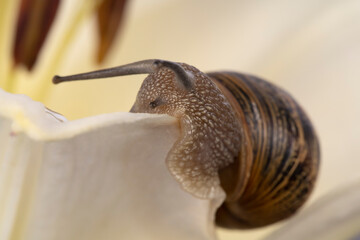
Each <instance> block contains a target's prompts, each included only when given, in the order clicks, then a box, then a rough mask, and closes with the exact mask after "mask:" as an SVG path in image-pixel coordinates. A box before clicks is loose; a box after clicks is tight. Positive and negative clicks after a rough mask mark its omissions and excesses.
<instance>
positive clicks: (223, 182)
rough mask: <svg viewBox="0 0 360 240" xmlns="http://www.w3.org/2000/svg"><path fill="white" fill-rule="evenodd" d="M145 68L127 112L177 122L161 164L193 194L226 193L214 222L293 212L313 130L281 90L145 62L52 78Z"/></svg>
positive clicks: (304, 181) (244, 78) (258, 221)
mask: <svg viewBox="0 0 360 240" xmlns="http://www.w3.org/2000/svg"><path fill="white" fill-rule="evenodd" d="M141 73H148V74H149V75H148V76H147V77H146V78H145V80H144V82H143V84H142V86H141V88H140V90H139V93H138V95H137V98H136V101H135V103H134V105H133V107H132V109H131V112H142V113H158V114H168V115H170V116H174V117H176V118H178V119H179V122H180V128H181V137H180V138H179V139H178V140H177V141H176V142H175V144H174V146H173V147H172V148H171V150H170V151H169V153H168V155H167V158H166V163H167V166H168V168H169V170H170V172H171V173H172V175H173V176H174V177H175V178H176V179H177V181H178V182H179V183H180V185H181V187H182V188H183V189H185V190H186V191H188V192H190V193H191V194H193V195H195V196H196V197H200V198H215V197H218V196H222V194H224V192H225V193H226V199H225V201H224V203H223V204H222V205H221V207H220V208H219V209H218V211H217V213H216V223H217V224H218V225H219V226H222V227H227V228H254V227H260V226H265V225H268V224H271V223H274V222H277V221H279V220H282V219H284V218H287V217H289V216H291V215H292V214H293V213H294V212H295V211H296V210H297V209H298V208H299V207H300V206H301V205H302V204H303V203H304V202H305V200H306V199H307V198H308V196H309V194H310V192H311V190H312V189H313V186H314V183H315V179H316V176H317V172H318V165H319V145H318V141H317V138H316V135H315V132H314V130H313V128H312V126H311V123H310V121H309V119H308V118H307V116H306V114H305V113H304V111H303V110H302V109H301V107H300V106H299V105H298V104H297V103H296V102H295V100H294V99H293V98H292V97H291V96H290V95H289V94H287V93H286V92H285V91H283V90H281V89H280V88H278V87H276V86H274V85H273V84H271V83H269V82H266V81H264V80H261V79H259V78H257V77H254V76H250V75H244V74H239V73H234V72H214V73H208V74H205V73H203V72H201V71H199V70H198V69H196V68H195V67H193V66H190V65H187V64H184V63H175V62H170V61H163V60H144V61H140V62H136V63H132V64H128V65H123V66H120V67H116V68H110V69H104V70H99V71H94V72H89V73H83V74H77V75H72V76H67V77H59V76H55V77H54V79H53V82H54V83H59V82H64V81H72V80H81V79H95V78H104V77H114V76H122V75H129V74H141Z"/></svg>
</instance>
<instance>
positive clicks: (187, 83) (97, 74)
mask: <svg viewBox="0 0 360 240" xmlns="http://www.w3.org/2000/svg"><path fill="white" fill-rule="evenodd" d="M162 67H165V68H168V69H170V70H172V71H173V72H174V74H175V76H176V78H177V80H178V81H179V82H180V83H181V84H182V85H183V86H184V87H185V88H186V89H190V88H191V87H192V81H191V78H190V76H189V74H188V73H187V72H186V70H185V69H184V68H183V67H182V66H181V65H180V64H178V63H175V62H171V61H164V60H159V59H149V60H143V61H139V62H134V63H130V64H126V65H122V66H118V67H114V68H107V69H102V70H97V71H92V72H87V73H80V74H75V75H69V76H63V77H62V76H58V75H56V76H54V77H53V79H52V82H53V83H54V84H58V83H61V82H69V81H77V80H89V79H98V78H109V77H118V76H126V75H132V74H150V73H153V72H155V71H157V70H158V69H160V68H162Z"/></svg>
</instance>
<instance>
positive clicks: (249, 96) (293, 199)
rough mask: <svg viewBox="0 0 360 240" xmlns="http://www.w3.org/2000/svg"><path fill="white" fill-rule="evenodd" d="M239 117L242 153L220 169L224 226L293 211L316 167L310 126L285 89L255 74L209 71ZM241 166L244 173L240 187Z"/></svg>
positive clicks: (248, 224)
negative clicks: (223, 191) (224, 199)
mask: <svg viewBox="0 0 360 240" xmlns="http://www.w3.org/2000/svg"><path fill="white" fill-rule="evenodd" d="M208 76H209V77H210V78H211V79H212V80H213V81H214V82H215V83H216V84H217V86H218V87H219V88H220V89H221V90H222V92H223V93H224V95H225V96H226V98H227V99H228V100H229V102H230V103H231V105H232V106H233V108H234V109H235V111H236V113H237V115H238V117H239V118H240V119H242V122H243V124H242V125H241V126H242V127H243V128H244V132H245V133H246V135H247V136H248V137H247V138H246V139H247V140H248V142H246V143H243V145H245V148H246V149H244V150H245V154H242V155H241V156H239V158H238V161H234V163H233V164H231V165H229V166H227V167H226V168H224V169H222V170H220V179H221V184H222V187H223V188H224V189H225V191H226V193H227V200H226V201H225V202H224V203H223V205H222V206H221V207H220V209H219V210H218V211H217V215H216V222H217V224H218V225H220V226H223V227H228V228H253V227H259V226H264V225H268V224H271V223H274V222H277V221H279V220H282V219H284V218H287V217H289V216H291V215H292V214H293V213H294V212H295V211H296V210H297V209H298V208H299V207H300V206H301V205H302V204H303V203H304V202H305V200H306V199H307V198H308V196H309V194H310V192H311V190H312V189H313V186H314V183H315V179H316V176H317V173H318V166H319V144H318V141H317V138H316V135H315V133H314V130H313V127H312V125H311V123H310V121H309V119H308V117H307V116H306V114H305V113H304V111H303V110H302V109H301V107H300V106H299V105H298V104H297V103H296V101H295V100H294V99H293V98H292V97H291V96H290V95H289V94H288V93H286V92H285V91H284V90H282V89H280V88H278V87H276V86H274V85H273V84H271V83H269V82H266V81H264V80H261V79H259V78H257V77H254V76H250V75H244V74H239V73H231V72H229V73H225V72H224V73H209V74H208ZM240 166H245V169H246V172H248V175H247V176H248V178H247V179H246V180H245V181H244V180H242V181H241V182H242V184H241V186H239V185H236V184H235V185H234V184H233V183H236V182H238V180H237V179H238V178H241V174H240V173H241V172H243V171H244V170H243V169H242V168H241V167H240Z"/></svg>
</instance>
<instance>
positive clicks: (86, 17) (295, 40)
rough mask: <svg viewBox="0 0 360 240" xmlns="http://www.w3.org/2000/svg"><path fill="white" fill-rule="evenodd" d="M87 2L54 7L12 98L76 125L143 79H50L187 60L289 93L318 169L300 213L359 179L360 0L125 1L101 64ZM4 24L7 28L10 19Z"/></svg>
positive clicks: (237, 235)
mask: <svg viewBox="0 0 360 240" xmlns="http://www.w3.org/2000/svg"><path fill="white" fill-rule="evenodd" d="M14 2H16V1H14ZM89 2H90V1H65V0H64V1H63V2H62V3H61V4H60V5H59V9H58V13H57V16H56V18H55V21H54V23H53V25H54V26H53V28H52V29H51V30H50V31H49V34H48V36H47V40H46V42H45V43H44V45H43V46H42V49H41V51H40V52H39V56H38V59H37V62H36V64H35V65H34V66H33V67H32V70H31V71H30V72H29V71H28V70H26V69H25V68H21V67H20V68H19V70H17V73H16V74H15V75H16V76H15V77H14V78H16V79H17V80H16V84H14V86H12V87H11V90H12V92H16V93H24V94H27V95H30V96H31V97H32V98H34V99H35V100H39V101H42V102H44V103H45V104H46V105H47V106H48V107H49V108H51V109H53V110H55V111H57V112H60V113H62V114H63V115H65V116H66V117H67V118H68V119H78V118H83V117H86V116H91V115H96V114H101V113H108V112H117V111H128V110H129V109H130V107H131V105H132V103H133V102H134V100H135V96H136V94H137V91H138V89H139V88H140V85H141V82H142V80H143V78H144V76H129V77H124V78H121V79H107V80H99V81H88V82H74V83H71V84H63V85H59V86H51V84H50V79H51V76H52V75H54V74H59V75H66V74H74V73H79V72H84V71H91V70H96V69H99V68H105V67H113V66H116V65H121V64H125V63H129V62H133V61H138V60H143V59H149V58H160V59H166V60H172V61H178V62H186V63H188V64H191V65H194V66H196V67H197V68H199V69H200V70H202V71H204V72H206V71H215V70H234V71H239V72H246V73H251V74H254V75H258V76H260V77H263V78H265V79H268V80H269V81H271V82H273V83H276V84H277V85H279V86H281V87H282V88H284V89H286V90H287V91H288V92H290V93H291V94H292V95H293V96H294V97H295V99H297V100H298V102H299V103H300V104H301V105H302V106H303V107H304V109H305V110H306V112H307V113H308V115H309V116H310V118H311V120H312V122H313V123H314V125H315V128H316V130H317V133H318V135H319V138H320V143H321V154H322V162H321V169H320V176H319V179H318V182H317V186H316V189H315V191H314V192H313V194H312V196H311V199H310V202H308V203H307V204H306V206H305V207H308V206H309V205H311V203H312V202H314V201H315V200H316V199H318V198H320V197H321V196H324V195H325V194H326V193H328V192H332V191H335V190H337V189H342V188H344V187H346V186H348V185H351V183H354V182H357V181H360V171H359V169H360V127H359V123H360V94H359V89H360V81H359V76H360V66H359V64H360V1H358V0H341V1H340V0H302V1H287V0H270V1H263V0H255V1H254V0H228V1H208V0H198V1H189V0H153V1H140V0H128V1H127V2H126V4H125V6H124V12H123V16H122V18H121V19H122V20H121V22H120V25H119V28H118V29H119V31H117V32H116V35H115V38H114V42H113V44H112V45H111V47H110V48H109V50H108V52H107V55H106V56H105V58H104V60H103V61H102V62H101V64H99V63H98V62H97V60H96V59H97V56H98V54H99V53H98V51H99V50H98V45H99V33H98V30H97V26H98V19H97V17H96V14H92V11H93V10H92V7H91V6H89V4H90V3H89ZM11 5H12V6H9V9H15V8H16V7H15V6H16V4H15V3H14V4H13V3H11ZM7 18H8V19H12V18H14V17H12V16H10V15H9V16H7ZM11 22H12V24H13V27H14V26H15V25H16V21H15V20H13V21H11ZM71 27H72V28H74V29H73V30H72V31H70V30H69V28H71ZM4 29H5V30H4ZM10 29H11V26H8V27H3V31H10ZM8 44H10V45H11V43H10V41H9V40H8ZM5 45H6V44H5ZM4 51H5V52H7V54H10V55H11V53H10V52H8V50H6V49H5V50H4ZM52 59H56V61H55V60H52ZM10 72H11V70H10ZM29 79H31V80H29ZM38 89H42V91H40V92H39V91H38ZM357 186H359V185H357ZM334 211H337V209H334ZM281 225H282V224H281V223H280V224H276V225H274V226H270V227H268V228H264V229H258V230H247V231H239V232H232V231H226V230H219V231H218V232H219V238H220V239H228V240H230V239H261V238H262V237H263V236H265V235H267V234H269V233H270V232H272V231H273V230H274V229H276V228H278V227H280V226H281ZM359 228H360V227H359Z"/></svg>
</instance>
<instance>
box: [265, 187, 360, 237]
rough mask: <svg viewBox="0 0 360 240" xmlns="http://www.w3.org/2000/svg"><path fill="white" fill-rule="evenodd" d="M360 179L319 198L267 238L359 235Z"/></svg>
mask: <svg viewBox="0 0 360 240" xmlns="http://www.w3.org/2000/svg"><path fill="white" fill-rule="evenodd" d="M359 226H360V182H358V183H357V184H353V185H351V186H348V187H346V188H344V189H341V190H338V191H336V192H335V193H333V194H328V195H327V196H325V197H323V198H322V199H320V200H318V201H317V202H316V203H314V204H313V205H312V206H310V207H309V208H308V209H306V210H304V211H303V212H301V213H300V214H299V215H297V216H295V217H294V218H292V219H291V220H290V221H289V222H287V223H286V224H284V226H282V227H281V228H280V229H278V230H277V231H275V232H274V233H273V234H271V235H270V236H269V237H267V238H266V240H287V239H292V240H302V239H307V240H317V239H327V240H338V239H354V240H355V239H359V237H360V228H359Z"/></svg>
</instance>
